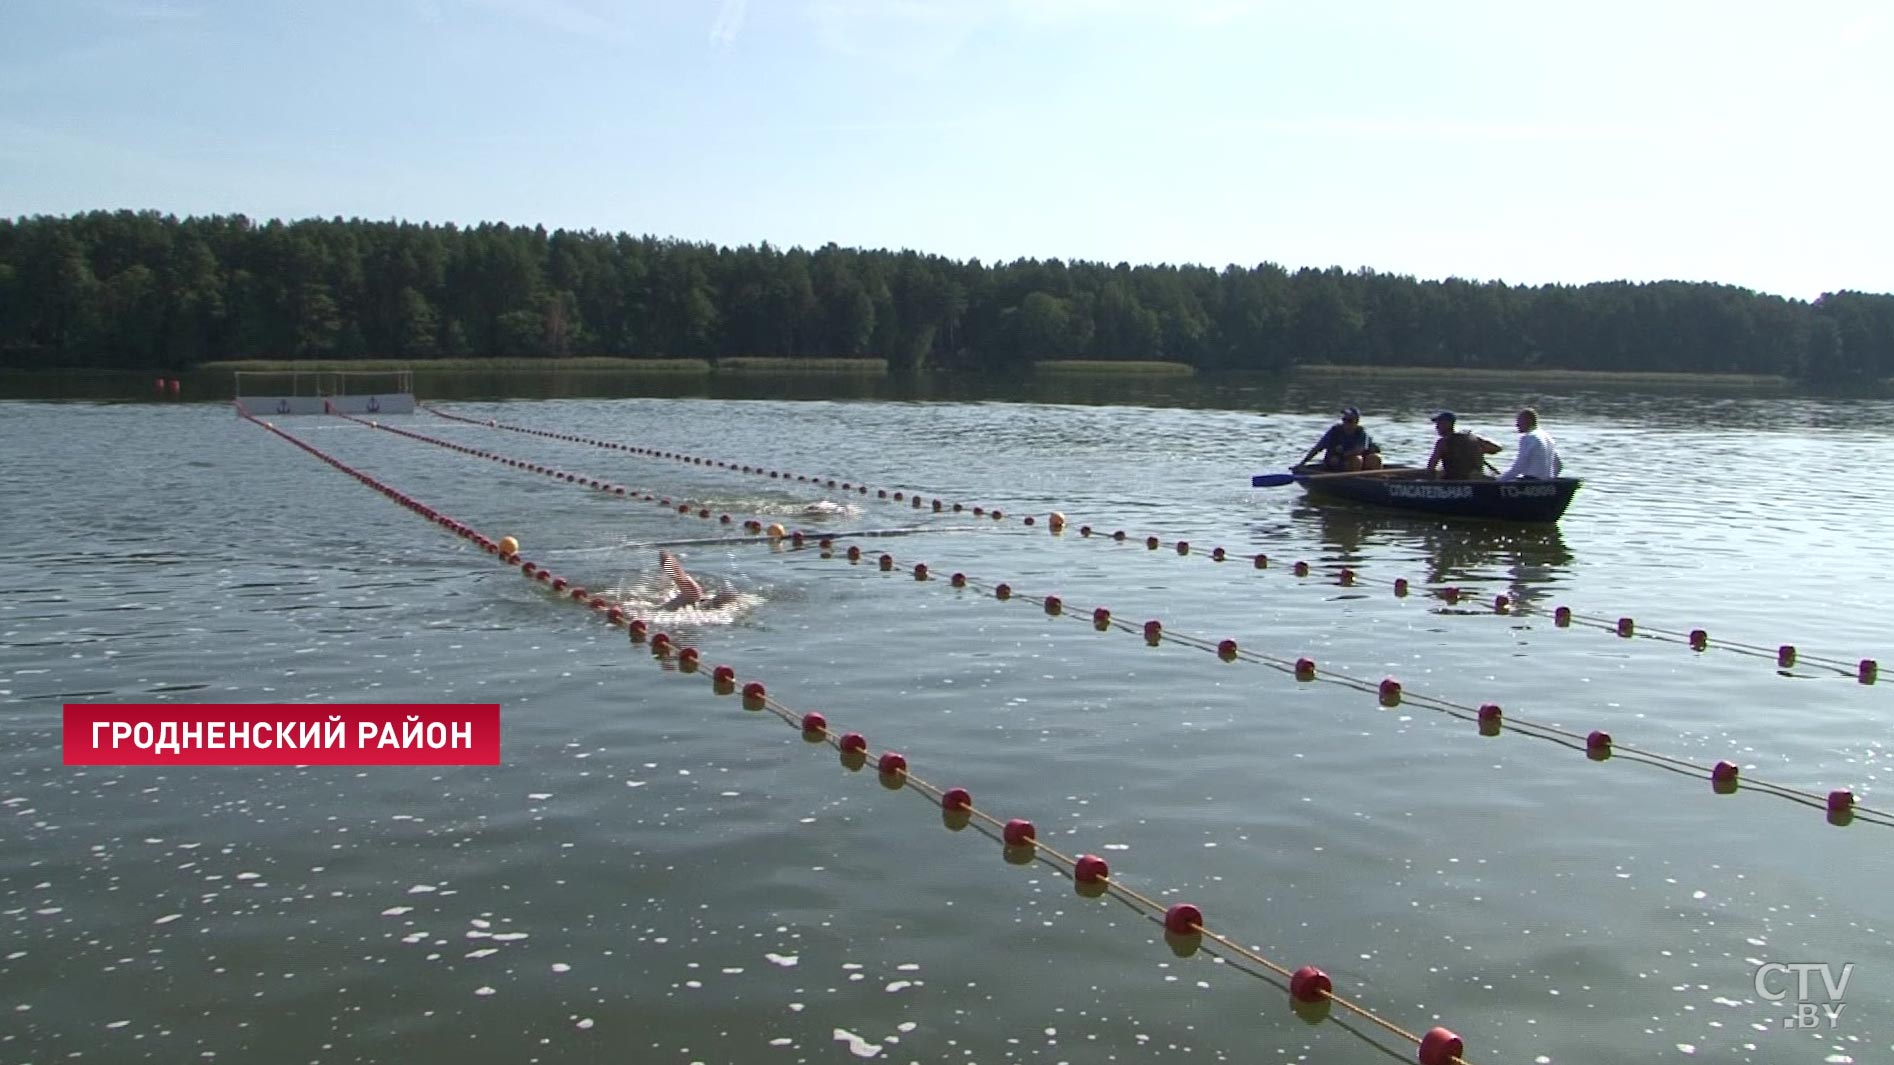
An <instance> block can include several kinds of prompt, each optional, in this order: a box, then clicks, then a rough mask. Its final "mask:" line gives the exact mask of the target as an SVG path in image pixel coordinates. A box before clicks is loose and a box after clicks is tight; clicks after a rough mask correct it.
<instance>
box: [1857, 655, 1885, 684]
mask: <svg viewBox="0 0 1894 1065" xmlns="http://www.w3.org/2000/svg"><path fill="white" fill-rule="evenodd" d="M1880 675H1881V664H1880V663H1879V662H1876V661H1875V660H1874V659H1872V658H1864V659H1862V660H1861V664H1860V665H1859V666H1857V667H1855V679H1856V680H1858V681H1860V682H1861V683H1863V684H1873V683H1874V682H1875V680H1876V678H1878V677H1880Z"/></svg>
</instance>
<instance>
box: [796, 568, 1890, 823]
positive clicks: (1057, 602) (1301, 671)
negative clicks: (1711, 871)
mask: <svg viewBox="0 0 1894 1065" xmlns="http://www.w3.org/2000/svg"><path fill="white" fill-rule="evenodd" d="M817 546H818V547H820V548H821V551H822V557H824V558H833V557H836V552H835V551H834V550H833V545H832V544H830V543H828V542H826V541H822V542H819V543H818V545H817ZM840 557H842V558H844V559H846V560H847V561H848V562H849V563H851V564H858V563H860V562H861V561H862V560H863V558H864V557H865V556H864V555H863V554H862V549H861V548H860V547H858V546H854V545H850V546H849V548H848V549H847V551H846V552H843V553H842V554H841V556H840ZM874 563H875V565H876V566H877V567H878V568H879V569H880V570H881V571H882V572H884V573H885V572H890V571H892V570H894V569H895V568H896V565H897V564H896V562H895V559H894V556H892V555H889V554H886V553H883V554H881V555H879V556H877V557H876V558H875V560H874ZM910 572H912V574H913V576H914V580H915V582H916V583H924V582H927V581H932V580H937V578H936V577H935V576H934V570H933V569H931V568H930V567H929V566H928V565H927V564H926V563H925V562H917V563H913V564H912V567H911V570H910ZM948 584H949V585H950V586H952V587H954V588H961V589H971V590H974V591H980V592H984V593H986V594H988V595H990V596H992V597H993V598H994V599H997V600H999V601H1001V602H1009V601H1014V600H1018V601H1021V602H1026V603H1031V604H1035V605H1038V606H1039V607H1041V608H1042V609H1043V610H1044V611H1045V612H1046V613H1047V614H1048V615H1051V616H1054V617H1069V618H1073V619H1074V620H1080V621H1085V620H1089V621H1090V623H1091V624H1092V627H1093V628H1095V629H1097V630H1098V631H1100V632H1105V631H1109V630H1114V629H1115V630H1118V631H1121V632H1134V633H1139V634H1141V635H1142V636H1143V637H1144V640H1145V642H1146V643H1147V644H1149V645H1150V646H1152V647H1156V646H1158V645H1159V644H1161V643H1165V642H1171V643H1176V644H1181V645H1183V646H1186V647H1191V648H1194V649H1196V650H1199V651H1206V652H1209V653H1211V654H1214V655H1216V656H1217V657H1219V658H1221V659H1223V660H1224V661H1226V662H1230V661H1245V662H1253V663H1256V664H1259V665H1264V666H1268V667H1269V668H1271V669H1275V670H1278V671H1280V672H1282V673H1285V674H1288V675H1289V676H1292V677H1294V678H1295V679H1297V680H1298V681H1302V682H1305V683H1307V682H1313V681H1327V682H1330V683H1334V684H1340V685H1343V686H1345V687H1349V688H1353V689H1355V690H1357V691H1362V692H1367V693H1370V694H1372V695H1374V696H1375V697H1376V698H1377V699H1378V700H1379V701H1380V703H1381V705H1382V706H1385V707H1394V706H1399V705H1402V704H1403V703H1411V704H1413V705H1416V706H1422V707H1426V708H1428V709H1432V710H1438V711H1440V712H1442V713H1446V714H1449V715H1451V716H1454V717H1458V718H1460V719H1461V720H1465V721H1471V722H1474V723H1476V724H1478V725H1479V729H1480V732H1481V733H1482V734H1483V735H1487V736H1494V735H1498V734H1499V733H1500V732H1501V731H1511V732H1516V733H1519V734H1521V735H1527V736H1533V737H1535V738H1538V739H1543V740H1549V741H1551V742H1554V743H1558V744H1560V745H1561V746H1565V747H1568V748H1572V749H1574V750H1579V751H1583V752H1584V753H1585V755H1586V756H1587V757H1588V758H1591V759H1592V760H1593V761H1605V760H1607V759H1609V758H1611V757H1613V756H1614V755H1617V756H1623V757H1628V758H1630V759H1631V760H1632V761H1637V762H1641V763H1643V764H1646V765H1652V766H1655V767H1657V768H1660V769H1665V770H1669V771H1671V772H1674V773H1679V774H1682V775H1686V776H1693V777H1697V778H1700V779H1706V780H1708V781H1709V782H1710V785H1711V788H1712V789H1713V790H1714V791H1716V792H1717V793H1718V794H1729V793H1732V792H1734V791H1736V790H1738V786H1739V782H1738V777H1739V772H1740V771H1739V769H1738V767H1737V766H1736V764H1735V763H1734V762H1729V761H1719V762H1717V763H1716V764H1715V765H1713V766H1706V765H1700V764H1698V763H1695V762H1690V761H1686V760H1684V759H1681V758H1675V757H1672V756H1670V755H1666V754H1660V753H1657V752H1655V751H1647V750H1643V749H1640V748H1637V747H1632V746H1627V745H1625V744H1621V743H1618V742H1617V741H1616V740H1615V739H1613V737H1612V736H1611V734H1610V733H1608V732H1604V731H1602V730H1593V731H1591V732H1587V733H1579V732H1574V731H1571V730H1568V729H1562V728H1559V727H1558V726H1556V725H1548V724H1544V723H1540V722H1535V721H1530V720H1526V719H1524V718H1518V717H1514V716H1511V715H1508V714H1506V713H1505V712H1504V711H1502V710H1501V708H1500V707H1499V706H1498V705H1497V704H1495V703H1485V704H1482V705H1480V706H1469V705H1466V704H1464V703H1457V702H1453V701H1451V700H1448V699H1443V698H1439V697H1436V696H1431V695H1422V694H1417V693H1413V692H1409V691H1407V690H1406V689H1405V688H1404V687H1403V686H1402V684H1401V682H1400V681H1398V680H1396V679H1394V678H1393V677H1388V678H1386V679H1383V680H1382V681H1380V682H1379V683H1376V682H1374V681H1368V680H1362V679H1359V678H1356V677H1351V676H1349V675H1348V674H1346V673H1342V672H1340V671H1336V670H1325V671H1318V670H1317V668H1316V663H1315V662H1314V660H1312V659H1309V658H1306V657H1304V658H1296V659H1293V660H1292V659H1287V658H1277V657H1272V656H1270V655H1265V654H1260V653H1257V652H1254V651H1250V650H1246V649H1244V648H1242V647H1239V646H1238V645H1237V642H1236V641H1235V640H1229V639H1226V640H1218V641H1212V640H1208V639H1204V638H1202V637H1198V636H1188V635H1180V634H1178V633H1175V632H1172V631H1170V630H1168V629H1166V628H1165V627H1164V624H1163V622H1161V621H1159V620H1156V619H1153V620H1150V621H1146V622H1144V623H1143V624H1142V625H1137V624H1134V623H1131V622H1126V621H1123V620H1121V619H1119V618H1116V617H1114V616H1113V615H1112V613H1111V611H1110V610H1107V609H1106V608H1104V607H1097V608H1095V609H1093V610H1091V611H1086V610H1084V609H1083V608H1074V607H1072V606H1071V605H1070V604H1068V603H1066V602H1065V601H1064V600H1063V599H1061V598H1060V597H1059V596H1056V595H1046V596H1031V595H1021V594H1020V593H1019V592H1018V591H1016V590H1015V589H1014V588H1013V586H1012V585H1011V584H1008V583H1005V582H998V583H988V582H985V581H980V580H976V579H975V578H972V577H969V576H967V575H966V574H965V573H958V572H956V573H954V574H952V575H951V576H950V577H949V578H948ZM1741 786H1742V787H1743V788H1746V789H1750V790H1755V791H1758V792H1761V793H1763V794H1767V795H1773V796H1776V797H1778V798H1784V799H1788V800H1790V801H1792V802H1796V803H1800V804H1802V805H1804V806H1811V807H1814V808H1816V809H1819V810H1823V811H1825V812H1826V813H1827V816H1828V821H1829V823H1830V824H1833V825H1837V826H1843V827H1845V826H1847V825H1849V824H1852V823H1853V822H1854V821H1855V820H1856V819H1860V820H1862V821H1864V822H1866V823H1869V824H1876V825H1881V826H1883V827H1894V813H1889V812H1887V811H1883V810H1877V809H1873V808H1871V807H1866V806H1861V805H1858V804H1857V803H1856V802H1855V796H1854V792H1853V791H1851V790H1847V789H1837V790H1834V791H1830V792H1829V793H1828V794H1827V795H1821V794H1818V793H1815V792H1810V791H1804V790H1802V789H1799V788H1792V787H1789V786H1787V785H1782V784H1774V783H1771V782H1769V781H1765V780H1758V779H1755V778H1750V777H1744V778H1742V780H1741Z"/></svg>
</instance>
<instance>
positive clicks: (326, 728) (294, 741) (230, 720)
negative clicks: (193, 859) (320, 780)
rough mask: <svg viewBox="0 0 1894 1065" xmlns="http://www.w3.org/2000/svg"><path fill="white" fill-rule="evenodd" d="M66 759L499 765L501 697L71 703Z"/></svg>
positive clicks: (68, 706)
mask: <svg viewBox="0 0 1894 1065" xmlns="http://www.w3.org/2000/svg"><path fill="white" fill-rule="evenodd" d="M64 738H65V756H66V764H67V765H499V764H500V706H499V704H498V703H91V704H87V703H67V704H65V737H64Z"/></svg>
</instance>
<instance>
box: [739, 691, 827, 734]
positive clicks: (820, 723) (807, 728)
mask: <svg viewBox="0 0 1894 1065" xmlns="http://www.w3.org/2000/svg"><path fill="white" fill-rule="evenodd" d="M744 694H745V695H748V694H749V692H748V691H747V690H745V692H744ZM828 730H829V719H828V718H826V717H823V716H822V715H821V714H818V713H816V712H815V711H813V710H811V711H809V712H808V713H806V714H804V715H802V731H804V732H814V733H818V734H820V733H823V732H827V731H828Z"/></svg>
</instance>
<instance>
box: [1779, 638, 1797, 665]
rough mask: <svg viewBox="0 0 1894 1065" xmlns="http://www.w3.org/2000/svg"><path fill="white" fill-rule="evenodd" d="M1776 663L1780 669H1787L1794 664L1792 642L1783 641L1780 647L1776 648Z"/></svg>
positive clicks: (1793, 646)
mask: <svg viewBox="0 0 1894 1065" xmlns="http://www.w3.org/2000/svg"><path fill="white" fill-rule="evenodd" d="M1776 665H1777V666H1778V667H1780V668H1782V669H1788V668H1790V667H1792V666H1794V665H1795V645H1794V644H1792V643H1785V644H1783V645H1782V646H1781V647H1778V648H1776Z"/></svg>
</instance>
